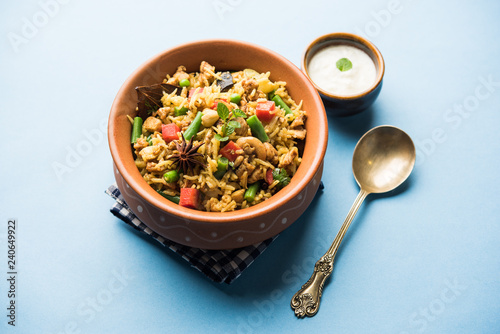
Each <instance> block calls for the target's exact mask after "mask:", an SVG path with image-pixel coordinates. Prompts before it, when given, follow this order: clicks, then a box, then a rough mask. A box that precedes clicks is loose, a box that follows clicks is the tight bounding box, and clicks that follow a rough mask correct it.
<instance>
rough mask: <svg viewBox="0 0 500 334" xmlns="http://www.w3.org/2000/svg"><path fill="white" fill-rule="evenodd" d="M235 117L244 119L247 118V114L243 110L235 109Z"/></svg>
mask: <svg viewBox="0 0 500 334" xmlns="http://www.w3.org/2000/svg"><path fill="white" fill-rule="evenodd" d="M233 116H234V117H243V118H247V114H245V113H244V112H243V111H242V110H240V109H234V110H233Z"/></svg>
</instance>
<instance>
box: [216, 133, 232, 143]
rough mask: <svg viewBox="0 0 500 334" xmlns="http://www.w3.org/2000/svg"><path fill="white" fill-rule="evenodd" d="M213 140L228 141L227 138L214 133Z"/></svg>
mask: <svg viewBox="0 0 500 334" xmlns="http://www.w3.org/2000/svg"><path fill="white" fill-rule="evenodd" d="M215 139H217V140H218V141H228V140H229V137H227V136H226V137H222V136H221V135H220V134H218V133H216V134H215Z"/></svg>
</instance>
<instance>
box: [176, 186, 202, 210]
mask: <svg viewBox="0 0 500 334" xmlns="http://www.w3.org/2000/svg"><path fill="white" fill-rule="evenodd" d="M199 203H200V191H199V190H198V189H195V188H181V196H180V199H179V205H180V206H183V207H185V208H190V209H198V206H199Z"/></svg>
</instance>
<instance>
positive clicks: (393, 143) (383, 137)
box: [290, 125, 416, 318]
mask: <svg viewBox="0 0 500 334" xmlns="http://www.w3.org/2000/svg"><path fill="white" fill-rule="evenodd" d="M415 156H416V154H415V145H413V142H412V140H411V138H410V136H408V135H407V134H406V133H405V132H404V131H402V130H401V129H398V128H396V127H394V126H388V125H383V126H378V127H375V128H373V129H371V130H370V131H368V132H367V133H365V134H364V135H363V137H361V139H360V140H359V141H358V143H357V144H356V147H355V148H354V154H353V157H352V171H353V173H354V178H355V179H356V182H357V183H358V185H359V187H360V188H361V189H360V191H359V194H358V197H356V200H355V201H354V204H353V205H352V207H351V210H350V211H349V213H348V214H347V217H346V219H345V221H344V223H343V224H342V226H341V227H340V231H339V232H338V234H337V236H336V237H335V240H333V243H332V245H331V246H330V248H329V249H328V251H327V252H326V253H325V255H323V256H322V257H321V259H319V260H318V262H316V264H315V265H314V271H313V274H312V275H311V278H309V280H308V281H307V282H306V284H304V285H303V286H302V288H301V289H300V290H299V291H298V292H297V293H295V295H294V296H293V297H292V301H291V302H290V306H291V307H292V309H293V310H294V312H295V315H296V316H297V317H299V318H302V317H305V316H308V317H312V316H314V315H315V314H316V313H317V312H318V309H319V303H320V300H321V294H322V292H323V286H324V284H325V281H326V279H327V278H328V277H330V274H331V273H332V271H333V260H334V259H335V255H337V251H338V249H339V247H340V243H341V242H342V239H343V238H344V235H345V234H346V232H347V229H348V228H349V225H351V222H352V220H353V219H354V216H355V215H356V212H358V209H359V207H360V206H361V204H362V203H363V201H364V199H365V198H366V196H368V195H369V194H371V193H385V192H388V191H391V190H393V189H394V188H396V187H398V186H399V185H400V184H401V183H403V182H404V181H405V180H406V179H407V178H408V176H410V173H411V171H412V169H413V166H414V165H415Z"/></svg>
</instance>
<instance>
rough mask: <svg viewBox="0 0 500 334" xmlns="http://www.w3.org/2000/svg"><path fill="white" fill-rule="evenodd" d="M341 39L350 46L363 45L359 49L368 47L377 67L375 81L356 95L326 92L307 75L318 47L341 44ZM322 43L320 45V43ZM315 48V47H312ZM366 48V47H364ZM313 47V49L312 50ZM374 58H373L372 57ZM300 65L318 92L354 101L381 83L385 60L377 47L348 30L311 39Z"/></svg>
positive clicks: (332, 97)
mask: <svg viewBox="0 0 500 334" xmlns="http://www.w3.org/2000/svg"><path fill="white" fill-rule="evenodd" d="M342 41H349V42H350V43H349V44H350V45H352V46H359V45H361V46H363V47H362V48H361V50H363V51H365V52H366V49H368V50H369V51H370V52H371V54H368V55H369V56H370V58H371V59H372V60H373V61H374V62H375V65H376V67H377V77H376V79H375V82H374V83H373V85H372V86H371V87H370V88H368V89H367V90H364V91H362V92H360V93H358V94H356V95H335V94H332V93H330V92H327V91H326V90H324V89H323V88H321V87H320V86H318V85H316V83H315V82H314V81H313V80H312V79H311V77H310V76H309V72H308V71H307V66H308V64H309V60H310V58H311V57H312V56H313V55H314V54H315V53H316V52H318V51H319V50H320V49H322V48H324V47H326V46H329V45H331V44H342ZM320 44H322V45H320ZM314 48H315V49H314ZM365 48H366V49H365ZM313 49H314V50H313ZM374 58H375V59H374ZM301 66H302V69H303V70H304V72H305V74H306V75H307V77H308V78H309V79H310V80H311V82H312V84H313V85H314V87H315V88H316V89H317V90H318V92H320V93H321V94H322V95H324V96H327V97H329V98H331V99H336V100H345V101H354V100H358V99H361V98H363V97H365V96H367V95H368V94H370V93H371V92H373V91H374V90H375V89H376V88H377V87H378V86H379V85H380V84H381V83H382V79H383V78H384V74H385V61H384V57H383V56H382V53H381V52H380V51H379V49H378V48H377V47H376V46H375V44H373V43H372V42H370V41H369V40H367V39H366V38H364V37H361V36H359V35H356V34H351V33H348V32H334V33H330V34H325V35H321V36H319V37H318V38H316V39H315V40H313V41H312V42H311V43H310V44H309V45H308V46H307V47H306V49H305V51H304V53H303V54H302V59H301Z"/></svg>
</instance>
